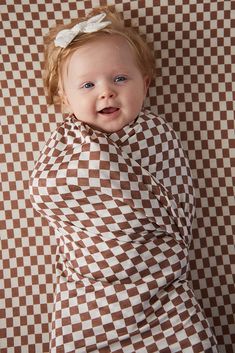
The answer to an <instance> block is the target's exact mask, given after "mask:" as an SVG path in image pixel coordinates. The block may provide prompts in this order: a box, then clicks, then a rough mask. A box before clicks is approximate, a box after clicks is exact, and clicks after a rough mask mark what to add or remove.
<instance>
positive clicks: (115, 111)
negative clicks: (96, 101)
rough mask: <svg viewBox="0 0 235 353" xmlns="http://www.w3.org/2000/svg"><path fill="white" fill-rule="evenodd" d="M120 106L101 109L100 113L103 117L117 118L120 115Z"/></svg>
mask: <svg viewBox="0 0 235 353" xmlns="http://www.w3.org/2000/svg"><path fill="white" fill-rule="evenodd" d="M119 111H120V109H119V108H106V109H103V110H101V111H99V114H100V116H101V117H103V118H107V119H115V118H116V117H117V116H118V115H119Z"/></svg>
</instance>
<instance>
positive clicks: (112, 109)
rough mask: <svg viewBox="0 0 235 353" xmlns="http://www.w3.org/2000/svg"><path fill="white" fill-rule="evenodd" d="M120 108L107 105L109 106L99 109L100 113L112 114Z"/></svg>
mask: <svg viewBox="0 0 235 353" xmlns="http://www.w3.org/2000/svg"><path fill="white" fill-rule="evenodd" d="M118 110H119V108H115V107H107V108H104V109H102V110H99V113H100V114H112V113H114V112H116V111H118Z"/></svg>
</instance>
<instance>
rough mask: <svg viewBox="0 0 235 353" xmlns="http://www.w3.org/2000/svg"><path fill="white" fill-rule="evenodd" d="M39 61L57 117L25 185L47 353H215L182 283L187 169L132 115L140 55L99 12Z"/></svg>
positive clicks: (51, 44)
mask: <svg viewBox="0 0 235 353" xmlns="http://www.w3.org/2000/svg"><path fill="white" fill-rule="evenodd" d="M45 59H46V74H45V86H46V88H47V91H48V97H49V102H50V103H52V102H54V103H56V102H57V101H58V100H59V101H60V102H61V104H62V106H63V109H64V110H66V111H68V112H69V115H68V117H67V118H65V120H64V122H63V123H62V124H61V125H60V126H59V127H58V129H57V130H56V131H55V132H54V133H53V134H52V136H51V138H50V139H49V141H48V142H47V144H46V145H45V147H44V149H43V151H42V153H41V156H40V158H39V160H38V162H37V163H36V165H35V169H34V171H33V173H32V176H31V181H30V192H31V200H32V204H33V206H34V207H35V208H36V210H37V211H38V212H39V213H40V214H41V215H42V216H43V217H45V218H46V219H47V220H48V221H49V222H50V224H51V225H52V226H53V227H54V228H55V233H56V237H57V240H58V256H57V260H58V261H57V285H56V295H55V305H54V312H53V320H52V332H51V343H50V352H51V353H58V352H60V353H65V352H66V353H69V352H70V353H72V352H76V353H80V352H81V353H84V352H100V353H101V352H116V353H134V352H137V353H146V352H148V353H150V352H151V353H156V352H161V353H168V352H169V353H170V352H185V353H186V352H187V353H189V352H195V353H199V352H208V353H209V352H210V353H211V352H217V348H216V342H215V339H214V337H213V334H212V332H211V330H210V328H209V325H208V322H207V321H206V319H205V317H204V314H203V312H202V310H201V308H200V306H199V305H198V303H197V301H196V299H195V297H194V294H193V292H192V290H191V289H190V287H189V284H188V280H187V276H186V275H187V268H188V248H189V244H190V239H191V225H192V220H193V215H194V210H195V208H194V193H193V187H192V178H191V173H190V169H189V165H188V161H187V159H186V158H185V154H184V152H183V150H182V147H181V145H180V142H179V140H178V138H177V136H176V134H175V133H174V131H173V130H172V129H171V128H170V126H169V125H168V124H167V123H166V122H165V121H164V120H163V119H162V118H159V117H157V116H155V115H154V114H152V113H151V112H150V111H146V110H143V109H142V106H143V102H144V99H145V96H146V93H147V90H148V86H149V84H150V82H151V80H152V78H153V77H154V58H153V56H152V53H151V51H150V49H149V48H148V46H147V44H146V43H145V41H144V40H143V39H142V38H141V37H140V35H139V34H138V33H137V32H136V31H135V30H134V29H131V28H126V27H125V26H124V24H123V22H122V20H121V19H120V17H119V15H118V14H117V13H116V12H115V11H114V10H111V9H110V8H102V9H96V10H94V11H93V12H92V13H91V14H90V15H89V16H88V17H87V18H83V19H80V20H76V21H73V22H72V23H71V24H70V25H67V26H63V27H60V28H58V27H57V28H55V29H53V30H52V31H51V32H50V35H49V36H48V38H47V51H46V57H45Z"/></svg>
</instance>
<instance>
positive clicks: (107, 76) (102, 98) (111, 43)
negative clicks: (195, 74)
mask: <svg viewBox="0 0 235 353" xmlns="http://www.w3.org/2000/svg"><path fill="white" fill-rule="evenodd" d="M62 84H63V87H62V88H61V90H62V92H63V99H64V101H65V102H66V105H68V107H69V109H70V111H71V112H72V113H73V114H74V115H75V116H76V117H77V119H79V120H80V121H83V122H85V123H87V124H89V125H90V126H92V127H94V128H95V129H97V130H100V131H104V132H115V131H118V130H120V129H121V128H122V127H124V126H125V125H127V124H129V123H131V122H132V121H133V120H134V119H135V118H136V117H137V115H138V114H139V112H140V110H141V108H142V104H143V101H144V98H145V95H146V91H147V86H148V80H147V78H144V77H143V76H142V73H141V72H140V70H139V68H138V66H137V64H136V60H135V57H134V55H133V51H132V49H131V47H130V46H129V44H128V42H127V41H126V40H125V39H124V38H122V37H120V36H118V35H112V36H110V37H108V36H107V37H105V38H103V37H102V38H99V39H97V40H94V41H92V42H90V43H87V44H85V45H84V46H82V47H81V48H78V49H77V50H76V51H75V52H74V53H73V54H72V55H71V56H70V57H69V59H68V60H67V62H65V64H64V65H63V72H62Z"/></svg>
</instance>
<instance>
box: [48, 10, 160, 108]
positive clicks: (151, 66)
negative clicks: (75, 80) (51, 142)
mask: <svg viewBox="0 0 235 353" xmlns="http://www.w3.org/2000/svg"><path fill="white" fill-rule="evenodd" d="M101 13H105V14H106V17H105V21H110V22H111V23H110V24H109V25H108V26H106V27H105V28H102V29H99V30H98V31H96V32H93V33H79V34H78V35H76V36H75V37H74V38H73V39H72V41H71V42H70V43H69V44H68V45H67V46H66V47H65V48H61V47H57V46H56V45H55V43H54V40H55V38H56V36H57V34H58V33H59V32H60V31H62V30H65V29H71V28H73V27H74V26H75V25H76V24H78V23H81V22H83V21H87V20H88V19H89V18H91V17H93V16H95V15H98V14H101ZM107 35H120V36H122V37H123V38H125V39H126V40H127V42H128V43H129V45H130V46H131V48H132V50H133V52H134V55H135V57H136V63H137V65H138V67H139V69H140V71H141V73H142V75H143V77H146V76H147V77H148V78H149V81H151V80H152V79H153V78H154V76H155V60H154V56H153V53H152V51H151V50H150V48H149V46H148V44H147V43H146V40H145V39H144V38H143V36H142V35H140V34H139V33H138V32H137V30H136V29H135V28H131V27H126V26H125V25H124V22H123V20H122V19H121V17H120V15H119V14H118V13H117V12H116V10H115V8H114V7H100V8H96V9H93V10H92V11H91V12H90V13H89V14H88V16H86V17H80V18H76V19H74V20H72V21H71V22H70V23H69V24H66V25H64V24H63V25H58V26H56V27H54V28H52V29H51V30H50V32H49V33H48V35H47V36H46V37H45V70H44V85H45V88H46V91H47V95H48V103H49V104H52V103H57V102H61V100H60V94H59V83H60V82H61V80H62V78H61V72H62V65H63V64H64V62H65V59H67V58H68V57H69V56H70V55H71V54H72V53H73V52H75V51H76V50H77V49H78V48H80V47H82V46H83V45H84V44H86V43H88V42H90V41H93V40H95V39H96V38H100V37H101V36H103V37H104V39H105V37H106V36H107Z"/></svg>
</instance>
